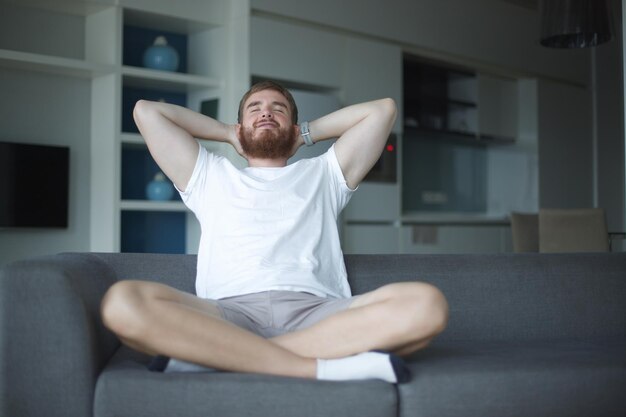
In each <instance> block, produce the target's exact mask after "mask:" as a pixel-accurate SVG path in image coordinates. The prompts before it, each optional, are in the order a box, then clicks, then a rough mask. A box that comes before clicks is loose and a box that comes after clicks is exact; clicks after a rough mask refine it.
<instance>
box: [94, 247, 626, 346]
mask: <svg viewBox="0 0 626 417" xmlns="http://www.w3.org/2000/svg"><path fill="white" fill-rule="evenodd" d="M96 256H98V257H100V258H101V259H102V260H104V261H105V262H106V263H108V264H109V265H110V266H111V267H112V268H113V269H114V270H115V271H116V274H117V276H118V279H145V280H153V281H157V282H162V283H165V284H168V285H171V286H173V287H175V288H178V289H181V290H184V291H188V292H192V293H195V290H194V281H195V271H196V256H195V255H162V254H96ZM345 259H346V268H347V270H348V276H349V281H350V285H351V287H352V290H353V293H354V294H360V293H364V292H367V291H372V290H374V289H376V288H378V287H380V286H382V285H385V284H388V283H392V282H402V281H416V280H417V281H424V282H429V283H432V284H434V285H435V286H437V287H438V288H439V289H441V290H442V291H443V293H444V294H445V295H446V297H447V299H448V302H449V304H450V321H449V324H448V328H447V329H446V331H445V332H444V333H443V334H442V335H441V336H440V337H439V338H438V341H455V340H470V341H471V340H481V341H494V342H495V341H505V340H506V341H515V340H540V339H541V340H556V339H590V338H591V339H604V338H616V337H617V338H621V339H626V253H588V254H580V253H577V254H539V253H532V254H531V253H529V254H472V255H346V257H345Z"/></svg>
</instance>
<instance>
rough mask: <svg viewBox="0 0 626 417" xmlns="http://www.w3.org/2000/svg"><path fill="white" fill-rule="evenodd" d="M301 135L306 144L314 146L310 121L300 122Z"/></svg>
mask: <svg viewBox="0 0 626 417" xmlns="http://www.w3.org/2000/svg"><path fill="white" fill-rule="evenodd" d="M300 136H302V139H303V140H304V144H305V145H306V146H313V145H314V144H315V143H314V142H313V138H312V137H311V131H310V130H309V122H302V124H300Z"/></svg>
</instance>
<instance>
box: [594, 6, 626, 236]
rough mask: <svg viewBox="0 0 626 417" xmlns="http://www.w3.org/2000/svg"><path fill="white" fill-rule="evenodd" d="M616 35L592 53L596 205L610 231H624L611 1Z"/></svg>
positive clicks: (617, 47)
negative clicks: (604, 210) (602, 209)
mask: <svg viewBox="0 0 626 417" xmlns="http://www.w3.org/2000/svg"><path fill="white" fill-rule="evenodd" d="M612 6H613V7H614V11H615V13H614V18H615V20H616V22H615V23H616V25H615V28H616V32H617V33H616V34H615V38H614V40H613V41H611V42H609V43H606V44H604V45H601V46H599V47H598V48H596V49H595V51H594V59H595V65H594V71H593V72H594V79H595V95H594V102H595V114H596V125H595V127H596V129H595V143H596V146H597V148H596V153H597V164H596V169H597V177H596V178H597V205H598V207H603V208H605V209H606V214H607V225H608V228H609V231H614V232H617V231H624V230H625V228H624V227H625V218H624V217H625V210H626V208H625V204H624V198H625V192H626V190H625V187H626V185H625V182H624V172H625V170H624V99H623V97H624V96H623V94H622V92H623V91H624V90H623V79H622V66H623V61H622V34H621V30H620V29H621V25H620V24H619V19H620V15H621V7H620V0H615V1H612Z"/></svg>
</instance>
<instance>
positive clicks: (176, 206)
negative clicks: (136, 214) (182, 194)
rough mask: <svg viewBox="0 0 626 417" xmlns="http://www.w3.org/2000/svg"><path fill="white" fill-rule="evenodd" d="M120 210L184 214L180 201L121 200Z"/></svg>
mask: <svg viewBox="0 0 626 417" xmlns="http://www.w3.org/2000/svg"><path fill="white" fill-rule="evenodd" d="M120 209H122V210H127V211H174V212H186V211H187V206H185V204H184V203H183V202H182V201H150V200H122V201H121V203H120Z"/></svg>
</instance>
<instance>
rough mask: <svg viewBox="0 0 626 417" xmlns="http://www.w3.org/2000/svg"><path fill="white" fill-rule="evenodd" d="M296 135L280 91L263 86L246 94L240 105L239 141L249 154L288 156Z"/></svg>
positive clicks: (274, 156) (265, 156) (271, 156)
mask: <svg viewBox="0 0 626 417" xmlns="http://www.w3.org/2000/svg"><path fill="white" fill-rule="evenodd" d="M296 135H297V126H295V125H293V124H292V122H291V111H290V108H289V103H288V102H287V99H286V98H285V97H284V96H283V95H282V94H281V93H279V92H278V91H274V90H263V91H259V92H257V93H254V94H252V95H251V96H250V97H249V98H248V100H247V101H246V103H245V104H244V107H243V116H242V120H241V130H240V131H239V141H240V142H241V146H242V148H243V150H244V152H245V154H246V155H247V156H248V157H249V158H260V159H282V158H288V157H290V156H291V153H292V152H293V147H294V144H295V141H296Z"/></svg>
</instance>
